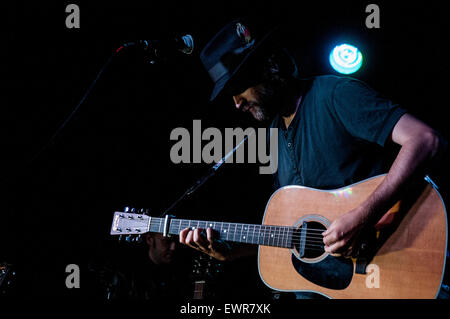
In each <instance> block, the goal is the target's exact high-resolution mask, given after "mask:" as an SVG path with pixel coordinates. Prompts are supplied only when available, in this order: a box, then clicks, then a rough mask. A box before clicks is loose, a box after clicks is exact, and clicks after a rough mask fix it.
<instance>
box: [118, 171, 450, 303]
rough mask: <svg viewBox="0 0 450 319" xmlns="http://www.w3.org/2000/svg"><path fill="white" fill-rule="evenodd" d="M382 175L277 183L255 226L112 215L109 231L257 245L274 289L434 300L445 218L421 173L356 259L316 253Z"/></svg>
mask: <svg viewBox="0 0 450 319" xmlns="http://www.w3.org/2000/svg"><path fill="white" fill-rule="evenodd" d="M384 177H385V175H380V176H376V177H373V178H370V179H367V180H364V181H362V182H359V183H356V184H353V185H350V186H347V187H344V188H340V189H336V190H318V189H313V188H308V187H303V186H296V185H293V186H286V187H283V188H280V189H279V190H277V191H276V192H275V193H274V194H273V195H272V196H271V198H270V200H269V201H268V203H267V206H266V210H265V213H264V217H263V223H262V225H252V224H241V223H228V222H215V221H200V220H187V219H176V218H173V217H171V216H166V217H165V218H155V217H150V216H147V215H143V214H131V213H126V212H115V213H114V217H113V222H112V227H111V235H141V234H143V233H146V232H158V233H163V234H164V235H166V236H170V235H178V234H179V232H180V231H181V230H182V229H184V228H186V227H190V228H192V229H195V228H198V227H201V228H207V227H210V228H212V229H213V230H214V231H215V232H216V233H217V235H218V236H220V238H221V239H222V240H226V241H233V242H242V243H251V244H256V245H259V252H258V270H259V274H260V277H261V279H262V281H263V282H264V283H265V284H266V285H267V286H268V287H269V288H271V289H274V290H278V291H284V292H301V291H309V292H315V293H319V294H322V295H324V296H326V297H329V298H340V299H343V298H358V299H363V298H377V299H378V298H390V299H400V298H408V299H409V298H416V299H425V298H435V297H436V296H437V294H438V292H439V288H440V285H441V282H442V278H443V272H444V267H445V256H446V251H447V216H446V210H445V205H444V203H443V200H442V198H441V196H440V194H439V192H438V191H437V187H436V186H435V184H434V183H433V182H432V181H431V179H429V177H426V178H425V179H426V181H427V182H428V183H424V184H425V185H424V186H423V187H420V188H416V190H411V191H409V192H408V195H407V196H405V198H403V199H402V200H401V201H400V202H398V203H397V204H396V205H394V206H393V207H392V208H391V209H390V210H389V211H387V212H386V214H385V215H384V216H383V217H382V218H381V219H380V221H379V222H378V224H377V225H376V226H375V227H374V228H373V229H371V230H368V231H366V232H364V233H365V236H364V237H363V238H362V240H361V243H360V245H359V253H358V256H357V257H356V258H344V257H336V256H332V255H330V254H328V253H326V252H325V251H324V247H323V241H322V240H323V237H322V235H321V233H322V232H324V231H325V230H326V229H327V227H329V225H330V224H331V223H332V222H333V220H335V219H336V218H337V217H339V216H340V215H341V214H344V213H346V212H348V211H350V210H352V209H353V208H355V207H357V206H358V205H359V204H360V203H361V202H362V201H364V199H365V198H367V197H368V196H369V195H370V194H371V193H372V192H373V191H374V190H375V188H376V187H377V186H378V185H379V184H380V183H381V182H382V180H383V179H384Z"/></svg>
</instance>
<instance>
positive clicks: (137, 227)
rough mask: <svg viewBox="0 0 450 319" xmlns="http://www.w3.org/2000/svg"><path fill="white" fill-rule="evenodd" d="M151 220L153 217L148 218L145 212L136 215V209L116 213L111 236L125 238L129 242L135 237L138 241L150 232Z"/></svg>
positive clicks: (141, 211)
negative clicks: (141, 236)
mask: <svg viewBox="0 0 450 319" xmlns="http://www.w3.org/2000/svg"><path fill="white" fill-rule="evenodd" d="M130 211H131V212H130ZM150 220H151V217H150V216H147V215H146V214H145V213H144V211H143V210H140V211H139V213H136V211H135V210H134V209H132V210H129V209H128V208H127V209H125V211H124V212H115V213H114V216H113V222H112V225H111V232H110V234H111V235H113V236H119V239H122V238H123V236H125V237H126V240H127V241H132V238H133V237H135V238H136V241H138V240H139V239H140V235H142V234H145V233H147V232H148V231H149V227H150Z"/></svg>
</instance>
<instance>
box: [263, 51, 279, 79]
mask: <svg viewBox="0 0 450 319" xmlns="http://www.w3.org/2000/svg"><path fill="white" fill-rule="evenodd" d="M266 70H267V72H269V73H270V74H278V73H280V66H279V64H278V62H277V58H276V57H275V55H274V54H272V55H271V56H270V57H269V58H268V59H267V64H266Z"/></svg>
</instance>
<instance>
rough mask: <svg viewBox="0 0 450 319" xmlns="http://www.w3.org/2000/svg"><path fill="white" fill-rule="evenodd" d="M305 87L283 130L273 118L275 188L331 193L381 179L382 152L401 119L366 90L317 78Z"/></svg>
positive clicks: (352, 83)
mask: <svg viewBox="0 0 450 319" xmlns="http://www.w3.org/2000/svg"><path fill="white" fill-rule="evenodd" d="M301 81H303V82H304V84H305V85H306V86H307V92H306V94H305V95H304V96H303V99H302V101H301V103H300V106H299V109H298V110H297V113H296V114H295V116H294V119H293V120H292V122H291V124H290V125H289V128H288V129H286V127H285V125H284V122H283V119H282V118H281V117H280V116H277V117H276V118H275V119H274V121H273V122H272V125H271V127H277V128H278V170H277V172H276V174H275V188H279V187H283V186H286V185H294V184H295V185H304V186H308V187H313V188H320V189H335V188H339V187H343V186H346V185H349V184H353V183H355V182H359V181H361V180H363V179H366V178H369V177H372V176H375V175H379V174H382V173H385V170H386V158H384V155H385V154H384V152H383V146H385V143H386V141H387V139H388V137H389V135H390V133H391V132H392V129H393V128H394V126H395V124H396V123H397V121H398V120H399V119H400V117H401V116H402V115H403V114H405V113H406V110H404V109H402V108H400V107H399V106H398V105H397V104H394V103H393V102H392V101H390V100H388V99H386V98H384V97H383V96H381V95H380V94H379V93H377V92H376V91H374V90H373V89H371V88H370V87H368V86H367V84H365V83H363V82H361V81H359V80H356V79H353V78H349V77H339V76H333V75H325V76H317V77H314V78H311V79H305V80H301Z"/></svg>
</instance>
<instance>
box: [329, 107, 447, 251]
mask: <svg viewBox="0 0 450 319" xmlns="http://www.w3.org/2000/svg"><path fill="white" fill-rule="evenodd" d="M391 140H392V141H393V142H394V143H396V144H399V145H401V148H400V151H399V153H398V155H397V157H396V159H395V161H394V162H393V164H392V166H391V168H390V170H389V172H388V174H387V175H386V178H385V179H384V180H383V182H382V183H381V184H380V185H379V186H378V187H377V188H376V189H375V191H374V192H373V193H372V194H371V195H370V196H369V197H368V198H367V199H366V200H365V201H364V202H363V203H362V204H361V205H360V206H359V207H357V208H356V209H354V210H352V211H350V212H348V213H346V214H344V215H343V216H341V217H340V218H338V219H336V220H335V221H334V222H333V223H332V224H331V225H330V227H329V228H328V229H327V230H326V231H325V232H324V233H323V235H324V239H323V241H324V244H325V251H327V252H329V253H332V254H339V253H344V254H347V255H348V254H350V253H351V251H349V248H350V247H349V246H350V245H351V244H352V242H354V241H355V239H356V237H357V235H358V233H359V231H360V230H361V229H362V228H363V227H364V226H366V225H368V224H373V225H374V224H375V223H376V222H377V221H378V220H379V219H380V218H381V217H382V216H383V215H384V213H385V212H386V211H387V209H389V208H390V207H392V206H393V205H394V203H395V202H396V201H397V200H398V196H399V194H400V192H401V190H402V189H404V187H405V186H406V185H407V184H408V182H409V181H410V180H411V178H413V177H414V176H415V175H416V173H417V172H419V171H420V170H421V169H422V168H424V166H425V165H427V164H429V163H430V162H431V160H433V159H434V158H435V156H436V154H437V153H438V151H441V150H442V149H443V148H446V147H447V146H446V145H447V143H446V141H444V140H443V139H442V138H440V136H439V134H438V133H437V132H436V131H434V130H433V129H432V128H431V127H429V126H428V125H426V124H425V123H423V122H421V121H420V120H418V119H416V118H415V117H413V116H412V115H410V114H405V115H403V116H402V117H401V118H400V120H399V121H398V122H397V124H396V125H395V127H394V129H393V131H392V134H391Z"/></svg>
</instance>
